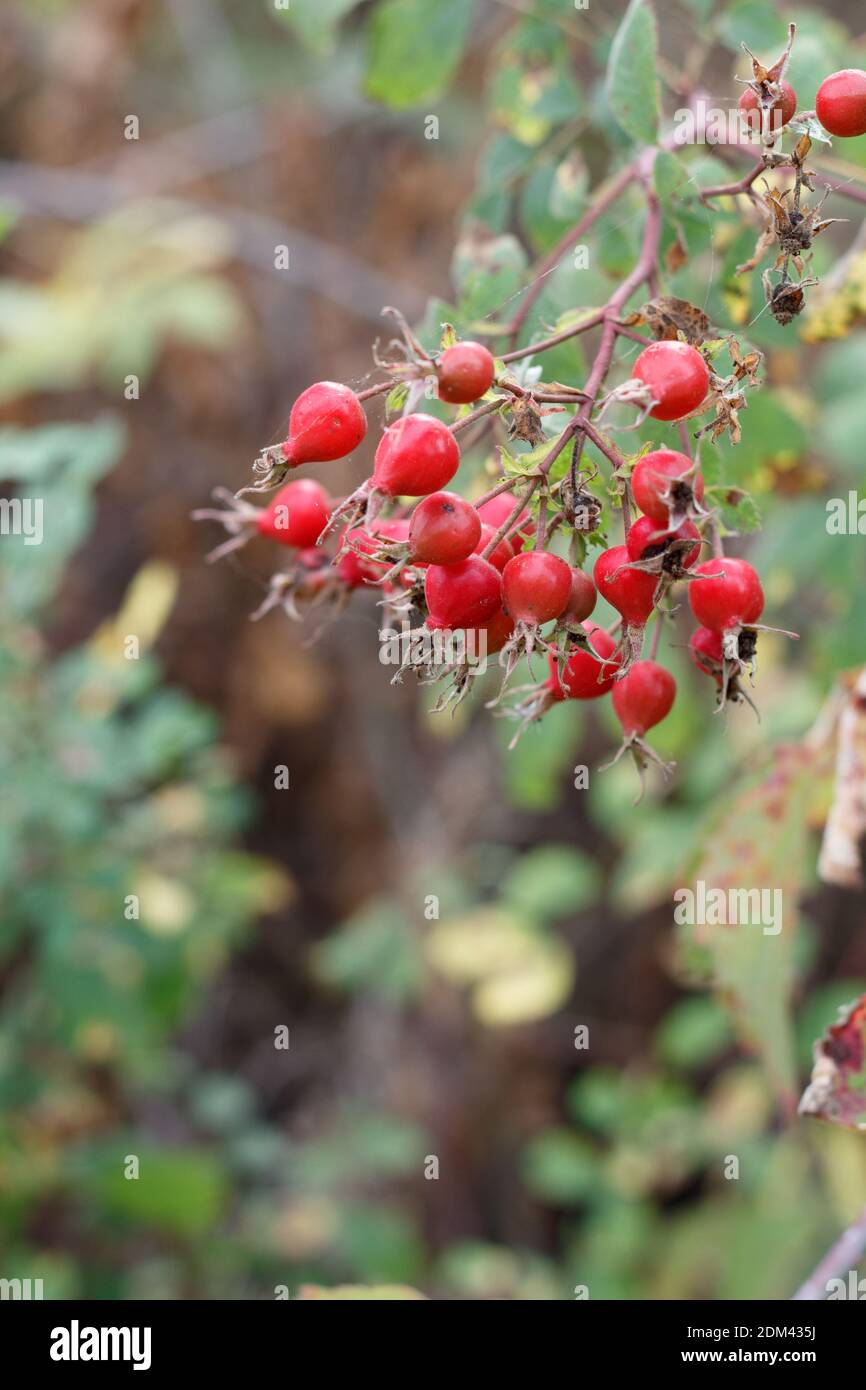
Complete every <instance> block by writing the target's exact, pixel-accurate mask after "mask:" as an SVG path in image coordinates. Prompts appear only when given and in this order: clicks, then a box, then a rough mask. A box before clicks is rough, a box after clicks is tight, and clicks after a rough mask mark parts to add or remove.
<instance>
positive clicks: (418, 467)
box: [373, 414, 460, 497]
mask: <svg viewBox="0 0 866 1390" xmlns="http://www.w3.org/2000/svg"><path fill="white" fill-rule="evenodd" d="M459 463H460V450H459V448H458V447H457V440H456V439H455V438H454V435H453V434H452V433H451V431H450V430H449V428H448V426H447V425H443V423H442V421H441V420H436V419H435V418H434V417H433V416H432V415H421V414H418V415H404V416H402V418H401V419H399V420H395V421H394V423H393V425H389V426H388V428H387V429H386V431H385V433H384V434H383V435H382V438H381V439H380V441H379V447H378V448H377V450H376V458H375V461H374V464H373V486H374V487H375V488H377V489H378V491H379V492H383V493H385V495H386V496H387V497H401V496H404V495H405V496H409V497H426V496H427V495H429V494H430V493H431V492H438V491H439V489H440V488H443V487H445V486H446V484H447V483H450V481H451V479H452V478H453V477H454V474H455V473H456V472H457V468H458V466H459Z"/></svg>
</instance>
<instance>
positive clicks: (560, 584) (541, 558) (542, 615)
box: [502, 550, 571, 625]
mask: <svg viewBox="0 0 866 1390" xmlns="http://www.w3.org/2000/svg"><path fill="white" fill-rule="evenodd" d="M502 594H503V599H504V602H505V607H506V608H507V609H508V611H509V613H510V614H511V616H512V617H513V618H515V619H516V620H517V621H518V622H523V623H531V624H533V625H536V624H539V623H546V622H549V621H550V619H551V618H558V617H559V615H560V613H561V612H562V610H563V608H564V607H565V605H566V603H567V602H568V599H569V596H570V594H571V567H570V566H569V565H568V564H567V563H566V561H565V560H561V559H560V557H559V556H558V555H549V554H548V553H547V552H546V551H544V550H529V551H527V552H526V554H525V555H515V556H514V558H513V559H511V560H509V561H508V564H507V565H506V566H505V569H504V570H503V571H502Z"/></svg>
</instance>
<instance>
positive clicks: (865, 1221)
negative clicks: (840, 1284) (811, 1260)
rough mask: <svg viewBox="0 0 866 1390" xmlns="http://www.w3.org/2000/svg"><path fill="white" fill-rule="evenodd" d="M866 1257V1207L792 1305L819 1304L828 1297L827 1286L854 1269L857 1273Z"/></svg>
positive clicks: (823, 1260)
mask: <svg viewBox="0 0 866 1390" xmlns="http://www.w3.org/2000/svg"><path fill="white" fill-rule="evenodd" d="M864 1255H866V1207H864V1208H863V1210H862V1211H861V1213H860V1215H859V1216H858V1217H857V1219H856V1220H855V1221H852V1223H851V1225H850V1226H849V1227H848V1229H847V1231H844V1232H843V1233H842V1235H841V1236H840V1237H839V1239H838V1240H837V1241H836V1242H835V1244H834V1245H831V1247H830V1249H829V1250H828V1251H827V1254H826V1255H825V1256H824V1258H823V1259H822V1260H820V1261H819V1262H818V1264H817V1265H816V1266H815V1268H814V1269H813V1271H812V1273H811V1274H810V1275H809V1278H808V1279H807V1280H806V1281H805V1283H803V1284H801V1285H800V1287H799V1289H798V1290H797V1292H796V1293H795V1294H794V1295H793V1299H792V1302H813V1303H818V1302H821V1301H823V1300H824V1299H825V1298H826V1297H827V1285H828V1283H829V1282H830V1280H831V1279H838V1278H840V1277H841V1276H842V1275H844V1274H846V1273H847V1272H848V1270H850V1269H856V1267H857V1265H859V1264H860V1262H861V1260H862V1259H863V1257H864Z"/></svg>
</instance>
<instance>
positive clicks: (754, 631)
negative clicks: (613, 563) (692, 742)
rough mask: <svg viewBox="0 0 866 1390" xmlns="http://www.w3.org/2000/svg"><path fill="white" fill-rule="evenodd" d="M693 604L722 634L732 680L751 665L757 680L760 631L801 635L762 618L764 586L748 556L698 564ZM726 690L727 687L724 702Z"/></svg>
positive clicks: (725, 670)
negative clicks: (765, 621)
mask: <svg viewBox="0 0 866 1390" xmlns="http://www.w3.org/2000/svg"><path fill="white" fill-rule="evenodd" d="M689 607H690V608H691V610H692V613H693V614H694V616H695V618H696V619H697V621H698V622H699V623H700V624H701V626H702V627H705V628H709V629H710V631H711V632H716V633H718V634H719V638H720V640H721V645H722V654H723V657H724V661H725V663H726V665H725V666H724V668H723V677H726V678H727V680H728V681H730V678H731V676H732V675H734V674H736V675H739V674H741V673H742V672H744V671H746V670H747V669H748V671H749V677H750V679H751V680H754V674H755V663H756V651H757V635H758V633H759V632H780V633H782V634H783V635H784V636H786V637H791V638H793V639H794V640H796V638H797V633H796V632H788V631H787V630H786V629H784V628H773V627H767V626H766V624H764V623H759V622H758V619H759V618H760V616H761V614H762V613H763V611H764V590H763V588H762V587H761V581H760V579H759V577H758V573H757V570H755V568H754V566H752V565H750V564H749V562H748V560H738V559H735V558H733V557H732V556H728V555H723V556H714V557H713V559H712V560H706V561H705V562H704V563H703V564H702V565H698V566H697V567H696V568H695V570H694V582H693V583H691V584H690V585H689ZM726 693H727V691H726V688H725V689H723V699H722V703H724V698H725V696H726Z"/></svg>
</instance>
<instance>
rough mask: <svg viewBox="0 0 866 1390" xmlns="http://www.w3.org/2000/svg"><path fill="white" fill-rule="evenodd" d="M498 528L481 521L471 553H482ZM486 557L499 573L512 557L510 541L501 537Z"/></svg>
mask: <svg viewBox="0 0 866 1390" xmlns="http://www.w3.org/2000/svg"><path fill="white" fill-rule="evenodd" d="M498 530H499V527H498V526H497V527H496V529H495V530H494V528H493V527H492V526H488V525H487V522H486V521H483V522H482V523H481V536H480V538H479V541H478V544H477V545H476V547H475V549H474V551H473V552H472V553H473V554H474V555H482V554H483V553H484V551H485V550H486V549H487V547H488V545H489V544H490V542H491V541H492V540H493V537H494V536H495V535H496V532H497V531H498ZM487 558H488V560H489V561H490V563H491V565H495V566H496V568H497V569H498V570H499V572H500V574H501V573H502V571H503V570H504V569H505V566H506V565H507V564H508V561H509V560H512V559H513V558H514V546H513V545H512V544H511V541H507V540H505V539H503V540H501V541H500V542H499V544H498V545H497V547H496V549H495V550H493V551H492V552H491V554H490V555H488V557H487Z"/></svg>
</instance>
